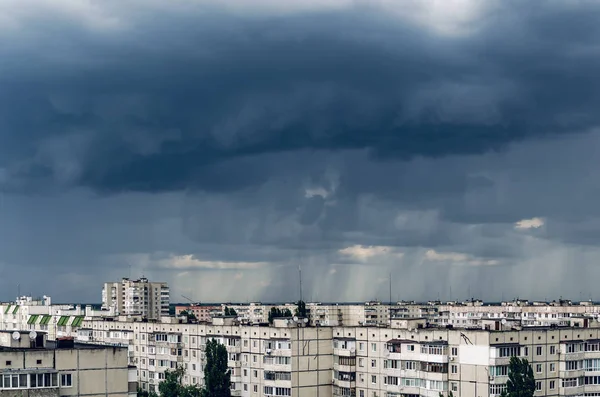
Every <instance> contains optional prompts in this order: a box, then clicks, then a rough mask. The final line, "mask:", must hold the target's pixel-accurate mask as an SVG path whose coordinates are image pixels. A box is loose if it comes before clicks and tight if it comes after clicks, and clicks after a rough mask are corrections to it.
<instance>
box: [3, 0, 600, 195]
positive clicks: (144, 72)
mask: <svg viewBox="0 0 600 397" xmlns="http://www.w3.org/2000/svg"><path fill="white" fill-rule="evenodd" d="M578 4H580V6H573V5H560V4H559V3H543V5H542V4H541V3H539V4H536V7H535V8H534V7H531V6H524V7H523V8H520V7H508V6H506V7H504V8H501V9H499V10H497V11H496V12H495V13H494V14H492V15H490V16H488V18H486V19H484V20H483V21H478V23H477V29H478V30H477V31H476V32H475V33H474V34H472V35H468V36H458V37H454V36H444V35H438V34H435V33H432V32H431V31H429V30H427V29H424V28H422V27H418V26H417V25H411V24H410V23H408V22H406V21H405V20H402V19H398V18H396V17H389V16H384V15H383V13H379V12H377V11H374V10H372V9H371V10H369V11H364V10H361V9H356V10H351V9H349V10H346V11H339V12H327V13H324V12H321V13H319V12H314V13H308V14H306V13H304V14H298V15H296V14H291V15H283V16H279V17H272V16H270V17H269V18H261V17H256V16H255V17H252V18H243V17H239V16H233V15H231V14H227V13H225V12H216V11H213V12H203V13H201V12H199V11H198V10H196V12H190V13H188V14H182V13H168V12H166V13H164V14H162V15H161V17H160V18H158V19H157V18H156V15H152V14H149V13H148V12H141V13H140V15H139V16H135V17H134V16H133V15H127V14H125V15H126V16H127V17H129V20H128V19H126V18H124V20H125V24H126V26H127V28H123V29H121V30H119V29H114V30H111V29H108V28H107V29H106V30H105V31H102V30H101V29H99V31H97V30H92V29H86V28H84V27H82V25H81V24H75V23H73V22H72V21H70V20H66V19H60V18H56V19H52V15H50V16H47V17H44V16H37V19H35V20H36V21H37V22H40V23H39V24H37V25H35V26H33V25H31V26H28V27H27V28H28V31H27V33H25V31H24V30H16V31H14V33H13V34H11V31H10V30H9V31H8V33H6V32H5V33H4V34H3V35H2V36H0V40H1V41H2V42H3V45H2V48H3V50H0V51H1V53H0V55H1V56H2V59H9V60H10V61H9V62H7V63H6V64H4V65H3V66H2V67H1V68H2V77H1V78H0V84H1V85H2V90H1V91H0V103H1V104H2V107H1V110H0V112H1V113H0V115H1V117H0V119H1V120H2V122H1V123H0V125H1V126H2V127H1V130H0V134H2V137H3V141H4V142H6V144H5V145H3V147H2V149H0V150H1V151H2V155H3V156H2V165H3V166H4V167H5V168H6V169H7V171H6V173H7V174H8V177H5V179H7V181H5V183H4V185H5V187H6V188H10V187H12V188H15V189H18V188H24V187H27V186H28V184H29V183H31V182H32V181H33V182H35V183H40V182H41V181H45V180H47V179H48V178H53V179H54V180H57V181H58V182H60V183H62V184H66V185H84V186H90V187H92V188H94V189H96V190H98V191H107V192H109V191H121V190H140V191H157V190H179V189H187V188H197V189H206V190H211V191H232V190H237V189H239V188H243V187H245V186H253V185H256V184H257V183H262V182H264V181H265V180H266V179H267V178H268V174H269V172H270V171H272V169H273V168H274V167H273V164H267V165H265V164H263V161H262V160H261V159H253V158H254V157H256V156H260V155H263V154H266V153H277V152H282V151H294V150H302V149H306V150H331V151H337V150H344V149H369V150H370V151H371V152H372V153H373V154H374V155H375V156H377V157H380V158H400V159H409V158H413V157H415V156H420V155H423V156H446V155H460V154H476V153H483V152H486V151H490V150H499V149H502V148H504V147H505V146H506V144H508V143H510V142H513V141H515V140H521V139H524V138H527V137H536V136H538V137H539V136H544V135H547V134H554V133H560V132H570V131H580V130H584V129H586V128H588V127H591V126H593V125H595V124H596V123H597V122H598V119H597V117H598V116H597V112H595V111H594V109H595V108H597V106H598V104H599V102H600V101H599V99H600V98H598V95H599V94H598V93H599V92H600V90H599V89H598V88H599V87H598V79H597V78H595V73H596V70H597V69H598V67H600V56H599V55H598V53H597V51H594V45H595V42H596V39H598V34H599V32H600V28H598V25H597V24H595V23H592V21H593V20H595V18H597V17H598V16H600V14H599V10H600V6H598V5H596V4H594V3H578ZM550 38H551V40H550ZM244 159H246V160H244ZM240 167H241V168H242V169H243V170H244V171H243V172H240Z"/></svg>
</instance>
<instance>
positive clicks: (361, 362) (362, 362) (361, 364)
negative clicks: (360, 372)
mask: <svg viewBox="0 0 600 397" xmlns="http://www.w3.org/2000/svg"><path fill="white" fill-rule="evenodd" d="M358 366H359V367H364V366H365V362H364V360H363V359H362V358H359V359H358Z"/></svg>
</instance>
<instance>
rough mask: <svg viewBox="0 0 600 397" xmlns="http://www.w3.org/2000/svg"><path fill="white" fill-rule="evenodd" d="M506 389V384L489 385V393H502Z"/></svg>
mask: <svg viewBox="0 0 600 397" xmlns="http://www.w3.org/2000/svg"><path fill="white" fill-rule="evenodd" d="M505 391H506V385H490V394H494V395H496V394H498V395H499V394H502V393H503V392H505Z"/></svg>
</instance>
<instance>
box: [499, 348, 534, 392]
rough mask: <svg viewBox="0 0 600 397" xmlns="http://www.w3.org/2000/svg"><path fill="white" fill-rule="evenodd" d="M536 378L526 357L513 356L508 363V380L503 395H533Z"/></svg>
mask: <svg viewBox="0 0 600 397" xmlns="http://www.w3.org/2000/svg"><path fill="white" fill-rule="evenodd" d="M533 393H535V378H534V376H533V368H531V365H529V362H528V361H527V359H526V358H519V357H516V356H513V357H511V358H510V362H509V364H508V381H507V382H506V391H505V392H503V393H502V397H533Z"/></svg>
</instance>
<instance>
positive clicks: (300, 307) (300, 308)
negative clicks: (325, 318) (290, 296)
mask: <svg viewBox="0 0 600 397" xmlns="http://www.w3.org/2000/svg"><path fill="white" fill-rule="evenodd" d="M296 316H298V317H301V318H304V317H308V315H307V311H306V303H304V301H298V303H297V304H296Z"/></svg>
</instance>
